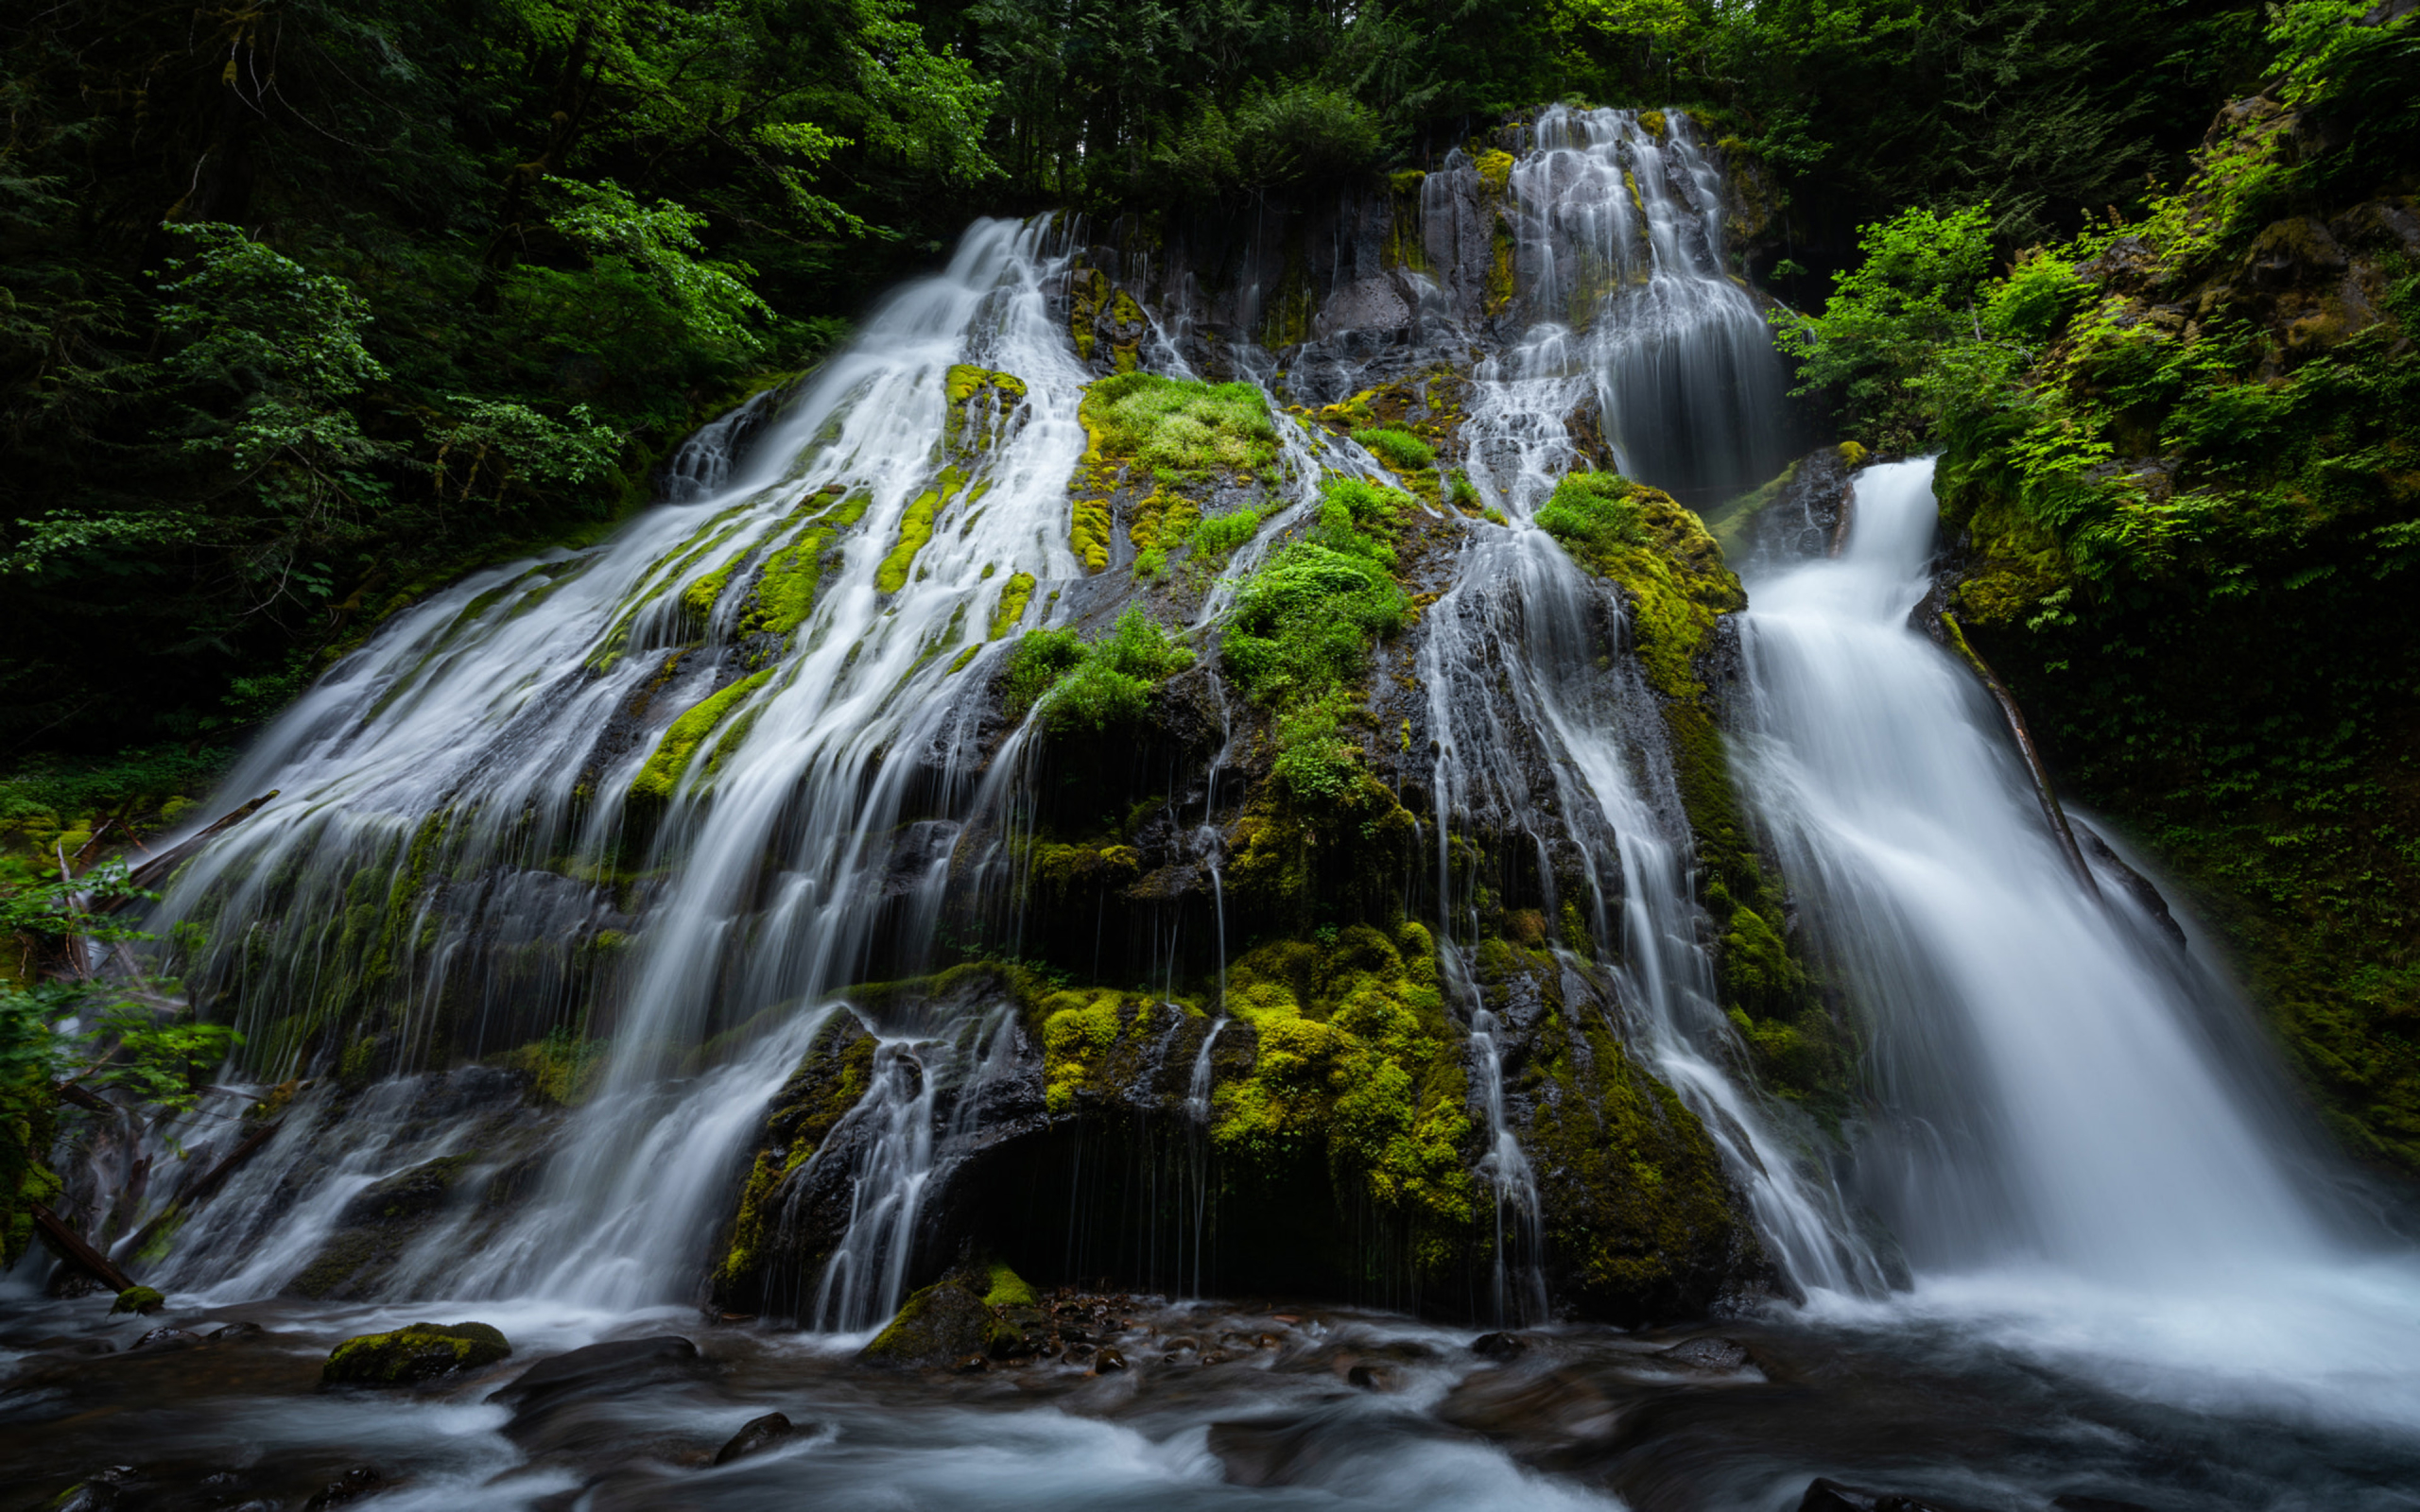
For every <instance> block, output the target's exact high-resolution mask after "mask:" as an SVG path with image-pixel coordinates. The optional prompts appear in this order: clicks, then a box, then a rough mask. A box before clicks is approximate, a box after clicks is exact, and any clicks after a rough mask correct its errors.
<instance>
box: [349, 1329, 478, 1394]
mask: <svg viewBox="0 0 2420 1512" xmlns="http://www.w3.org/2000/svg"><path fill="white" fill-rule="evenodd" d="M511 1354H512V1346H511V1345H510V1344H509V1343H507V1342H506V1341H505V1337H504V1335H503V1334H502V1333H500V1332H496V1330H494V1329H493V1328H491V1327H490V1326H488V1325H487V1324H485V1323H449V1324H437V1323H414V1324H412V1325H410V1326H409V1327H407V1328H400V1329H397V1330H396V1331H395V1332H392V1333H365V1334H362V1335H361V1336H360V1337H358V1338H351V1339H347V1340H345V1341H344V1342H343V1343H342V1344H339V1345H337V1347H336V1349H333V1350H331V1351H330V1352H329V1354H328V1363H327V1364H326V1365H325V1366H321V1367H320V1380H322V1381H325V1382H329V1383H337V1384H346V1385H363V1386H397V1385H407V1384H410V1383H413V1382H418V1381H429V1380H434V1379H436V1378H437V1377H439V1376H446V1375H453V1374H456V1373H457V1372H459V1371H463V1370H477V1369H481V1368H484V1367H485V1366H492V1365H493V1364H495V1363H496V1362H497V1361H499V1360H504V1359H508V1358H510V1356H511Z"/></svg>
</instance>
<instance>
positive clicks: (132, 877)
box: [93, 788, 277, 914]
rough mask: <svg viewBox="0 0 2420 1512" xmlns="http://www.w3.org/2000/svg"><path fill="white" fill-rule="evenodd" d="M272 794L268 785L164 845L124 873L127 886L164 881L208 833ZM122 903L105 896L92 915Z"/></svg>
mask: <svg viewBox="0 0 2420 1512" xmlns="http://www.w3.org/2000/svg"><path fill="white" fill-rule="evenodd" d="M275 797H277V789H275V788H271V789H269V790H268V792H266V793H263V794H262V795H261V796H260V797H258V798H256V799H252V800H251V802H250V803H247V804H245V805H244V806H243V807H242V808H239V809H235V810H233V811H232V812H230V813H227V814H224V815H221V816H219V817H218V818H216V819H215V820H213V821H212V822H211V824H210V826H209V827H208V828H207V829H204V830H202V831H200V832H199V833H195V834H192V835H189V836H187V837H186V838H184V839H183V840H181V841H179V842H178V843H177V844H175V845H172V846H170V847H168V849H166V850H165V851H161V852H160V853H159V854H158V855H156V856H153V857H152V858H151V859H150V860H148V861H146V862H144V863H143V865H141V866H139V867H137V868H134V869H133V870H132V871H130V872H128V873H127V874H126V880H127V884H128V885H130V886H133V887H142V888H148V887H150V886H151V885H153V884H155V883H161V882H165V881H166V880H167V879H168V876H169V874H170V873H171V872H173V871H175V870H176V869H177V868H178V867H179V866H181V865H182V863H183V862H184V860H185V858H186V857H188V856H190V855H192V854H193V853H194V852H195V851H199V850H200V849H201V845H202V842H203V841H205V840H208V839H210V838H211V837H212V836H214V835H216V834H217V833H220V832H221V831H223V830H227V829H230V828H233V826H235V825H237V824H240V823H242V822H243V821H244V820H246V819H249V818H251V816H253V815H255V814H257V813H259V812H260V809H261V805H262V804H264V803H267V802H268V800H269V799H273V798H275ZM125 902H126V899H125V897H124V896H119V897H116V898H105V899H103V900H102V901H101V902H99V903H98V904H97V905H95V907H94V909H93V912H95V913H96V914H109V913H115V912H116V911H117V910H118V909H119V908H120V907H122V906H123V905H124V904H125Z"/></svg>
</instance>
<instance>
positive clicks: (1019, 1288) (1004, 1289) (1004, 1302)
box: [983, 1261, 1042, 1307]
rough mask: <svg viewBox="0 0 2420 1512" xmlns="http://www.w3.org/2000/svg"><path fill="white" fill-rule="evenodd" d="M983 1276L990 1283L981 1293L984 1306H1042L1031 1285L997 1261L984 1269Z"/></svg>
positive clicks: (1039, 1296) (1038, 1294)
mask: <svg viewBox="0 0 2420 1512" xmlns="http://www.w3.org/2000/svg"><path fill="white" fill-rule="evenodd" d="M984 1276H985V1279H986V1280H988V1281H990V1283H991V1284H990V1285H989V1286H988V1287H987V1288H985V1290H984V1293H983V1305H984V1306H986V1307H1040V1306H1041V1305H1042V1294H1041V1293H1039V1292H1037V1291H1035V1290H1034V1289H1033V1283H1032V1282H1030V1281H1029V1280H1026V1279H1025V1278H1024V1277H1022V1276H1020V1275H1018V1274H1017V1273H1016V1272H1015V1271H1012V1270H1011V1269H1010V1268H1009V1267H1008V1266H1006V1265H1004V1264H1002V1263H999V1262H998V1261H994V1262H993V1263H991V1264H990V1265H989V1266H987V1267H985V1271H984Z"/></svg>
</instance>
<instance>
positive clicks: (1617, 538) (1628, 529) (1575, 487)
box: [1535, 472, 1647, 561]
mask: <svg viewBox="0 0 2420 1512" xmlns="http://www.w3.org/2000/svg"><path fill="white" fill-rule="evenodd" d="M1630 495H1631V484H1630V481H1629V480H1628V479H1627V478H1624V477H1623V476H1622V475H1621V474H1620V473H1618V472H1574V473H1571V474H1569V475H1568V476H1566V477H1565V478H1564V480H1563V481H1562V482H1560V483H1558V484H1556V485H1555V486H1554V496H1553V497H1552V498H1550V499H1548V500H1547V502H1546V503H1545V505H1543V506H1542V507H1540V508H1539V509H1538V512H1537V514H1536V516H1535V519H1536V520H1537V524H1538V528H1539V529H1541V530H1543V531H1545V532H1546V533H1547V535H1550V536H1552V537H1554V539H1555V540H1557V541H1561V542H1563V547H1564V550H1565V551H1568V552H1570V553H1571V554H1572V555H1573V556H1574V557H1577V558H1580V559H1581V560H1582V561H1588V560H1593V559H1596V558H1603V557H1607V556H1610V555H1612V554H1613V553H1615V552H1616V551H1619V550H1621V549H1622V548H1623V547H1625V546H1637V545H1644V544H1645V543H1646V541H1647V531H1646V528H1645V527H1644V526H1643V525H1642V524H1640V523H1639V518H1638V506H1637V505H1636V504H1635V503H1634V502H1633V501H1632V499H1631V496H1630Z"/></svg>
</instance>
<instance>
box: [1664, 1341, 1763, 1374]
mask: <svg viewBox="0 0 2420 1512" xmlns="http://www.w3.org/2000/svg"><path fill="white" fill-rule="evenodd" d="M1659 1358H1662V1359H1666V1360H1669V1361H1671V1362H1672V1363H1673V1364H1675V1365H1685V1366H1691V1367H1693V1368H1695V1369H1699V1370H1737V1369H1739V1368H1741V1367H1742V1366H1746V1365H1747V1363H1748V1347H1747V1346H1746V1345H1744V1344H1741V1343H1740V1342H1739V1341H1738V1340H1737V1339H1719V1338H1703V1339H1684V1340H1682V1341H1681V1342H1680V1343H1678V1344H1676V1345H1674V1346H1672V1347H1671V1348H1670V1349H1666V1350H1664V1351H1663V1353H1662V1355H1661V1356H1660V1357H1659Z"/></svg>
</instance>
